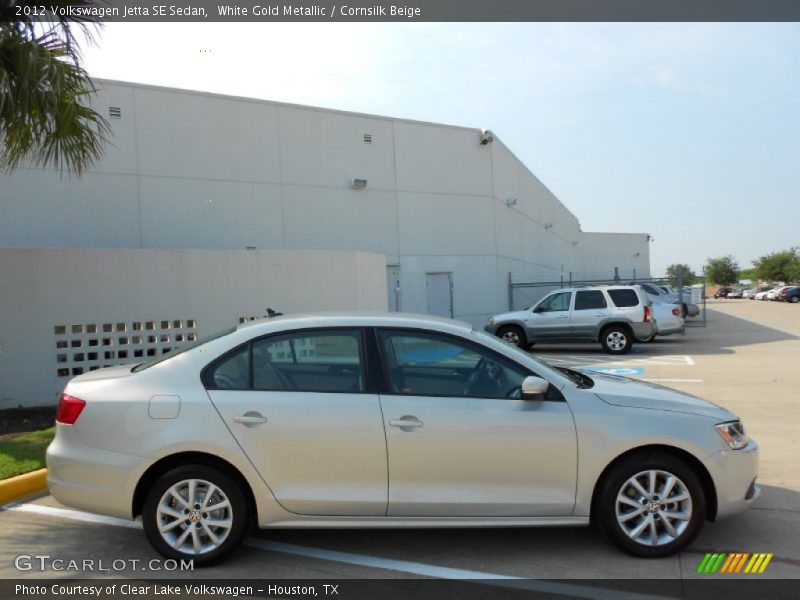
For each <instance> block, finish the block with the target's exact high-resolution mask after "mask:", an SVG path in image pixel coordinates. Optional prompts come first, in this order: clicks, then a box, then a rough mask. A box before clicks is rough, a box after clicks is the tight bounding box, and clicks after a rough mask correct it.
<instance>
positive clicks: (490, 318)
mask: <svg viewBox="0 0 800 600" xmlns="http://www.w3.org/2000/svg"><path fill="white" fill-rule="evenodd" d="M489 325H494V317H489Z"/></svg>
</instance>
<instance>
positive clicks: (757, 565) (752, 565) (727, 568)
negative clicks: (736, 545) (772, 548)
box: [697, 552, 773, 575]
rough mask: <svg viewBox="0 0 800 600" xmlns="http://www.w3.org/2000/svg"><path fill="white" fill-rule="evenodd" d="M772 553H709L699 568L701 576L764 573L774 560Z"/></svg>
mask: <svg viewBox="0 0 800 600" xmlns="http://www.w3.org/2000/svg"><path fill="white" fill-rule="evenodd" d="M772 556H773V553H772V552H754V553H752V554H751V553H749V552H709V553H708V554H706V556H705V558H703V560H702V561H701V562H700V566H699V567H697V572H698V573H701V574H713V573H720V574H726V575H738V574H751V575H754V574H756V573H763V572H764V571H765V570H766V569H767V565H768V564H769V561H771V560H772Z"/></svg>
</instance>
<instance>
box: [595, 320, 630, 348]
mask: <svg viewBox="0 0 800 600" xmlns="http://www.w3.org/2000/svg"><path fill="white" fill-rule="evenodd" d="M600 343H601V344H602V345H603V349H604V350H605V351H606V352H608V353H609V354H625V353H626V352H630V349H631V346H633V335H631V332H630V330H629V329H628V328H627V327H623V326H622V325H611V326H610V327H606V328H605V329H603V331H602V332H601V333H600Z"/></svg>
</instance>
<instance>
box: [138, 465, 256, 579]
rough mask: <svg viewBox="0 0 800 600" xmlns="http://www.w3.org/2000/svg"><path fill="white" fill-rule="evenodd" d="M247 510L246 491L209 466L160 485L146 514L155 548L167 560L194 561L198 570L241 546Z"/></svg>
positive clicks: (184, 470)
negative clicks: (243, 491)
mask: <svg viewBox="0 0 800 600" xmlns="http://www.w3.org/2000/svg"><path fill="white" fill-rule="evenodd" d="M247 523H248V507H247V502H246V501H245V499H244V496H243V494H242V490H241V489H240V488H239V486H238V485H237V484H236V483H235V482H234V481H233V480H231V479H230V478H229V477H228V476H227V475H225V474H224V473H222V472H220V471H218V470H216V469H213V468H211V467H207V466H205V465H187V466H183V467H179V468H177V469H173V470H171V471H169V472H167V473H165V474H164V475H162V476H161V478H159V479H158V481H156V483H155V485H153V487H152V488H151V490H150V493H149V494H148V495H147V498H146V500H145V503H144V509H143V511H142V524H143V525H144V531H145V534H146V535H147V538H148V540H150V543H151V544H152V545H153V547H154V548H155V549H156V550H157V551H158V552H159V553H161V554H163V555H164V556H166V557H168V558H173V559H176V560H187V559H191V560H193V561H194V565H195V566H197V567H204V566H208V565H212V564H215V563H218V562H220V561H222V560H224V559H225V558H227V557H228V555H230V554H231V553H232V552H233V551H234V550H235V549H236V548H237V546H238V545H239V544H240V543H241V541H242V539H243V538H244V535H245V533H246V531H247Z"/></svg>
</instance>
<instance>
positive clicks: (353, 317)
mask: <svg viewBox="0 0 800 600" xmlns="http://www.w3.org/2000/svg"><path fill="white" fill-rule="evenodd" d="M316 327H404V328H409V327H417V328H422V329H435V330H438V331H450V332H453V333H469V332H470V331H472V329H473V327H472V325H470V324H469V323H465V322H464V321H456V320H454V319H446V318H443V317H435V316H431V315H421V314H415V313H402V312H379V311H375V312H372V311H360V312H345V311H342V312H314V313H299V314H283V315H280V316H274V317H263V318H261V319H256V320H254V321H248V322H246V323H240V324H239V326H238V327H237V328H236V329H237V331H242V330H245V329H247V330H251V329H253V330H258V329H263V330H264V331H265V332H267V331H282V330H291V329H309V328H316ZM249 333H256V331H249Z"/></svg>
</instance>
